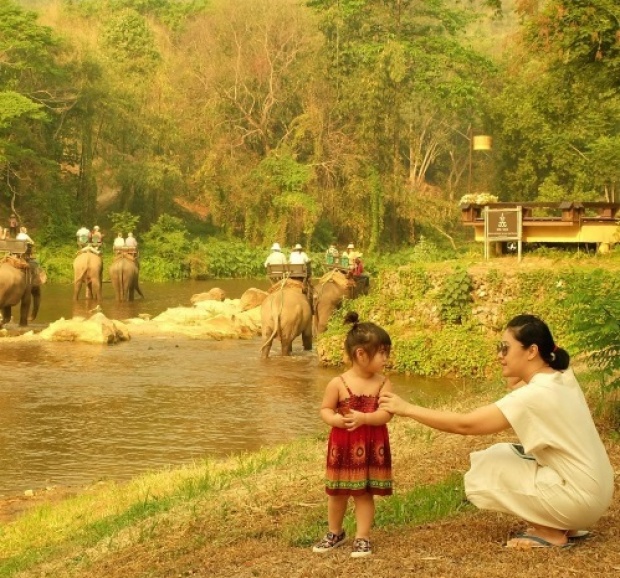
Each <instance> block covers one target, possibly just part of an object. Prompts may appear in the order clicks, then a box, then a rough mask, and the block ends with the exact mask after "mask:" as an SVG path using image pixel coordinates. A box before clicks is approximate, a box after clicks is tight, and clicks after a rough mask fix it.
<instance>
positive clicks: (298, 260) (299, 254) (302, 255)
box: [288, 243, 312, 304]
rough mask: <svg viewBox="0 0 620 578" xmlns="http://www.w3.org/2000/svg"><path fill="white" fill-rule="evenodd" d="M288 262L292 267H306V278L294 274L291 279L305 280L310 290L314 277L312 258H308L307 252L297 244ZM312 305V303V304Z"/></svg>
mask: <svg viewBox="0 0 620 578" xmlns="http://www.w3.org/2000/svg"><path fill="white" fill-rule="evenodd" d="M288 262H289V263H290V264H291V265H305V266H306V274H305V276H303V275H295V274H293V273H291V278H293V279H294V278H299V279H302V278H303V279H304V281H307V282H308V284H309V285H310V288H311V287H312V285H311V282H310V277H312V269H311V265H310V257H308V255H306V252H305V251H304V250H303V247H302V246H301V245H300V244H299V243H297V245H295V247H294V248H293V250H292V251H291V254H290V256H289V258H288ZM311 304H312V303H311Z"/></svg>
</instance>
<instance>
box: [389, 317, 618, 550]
mask: <svg viewBox="0 0 620 578" xmlns="http://www.w3.org/2000/svg"><path fill="white" fill-rule="evenodd" d="M498 358H499V361H500V363H501V365H502V375H503V376H504V377H505V378H507V380H508V383H509V387H510V388H511V389H512V390H513V391H512V392H511V393H509V394H508V395H506V396H505V397H503V398H502V399H500V400H499V401H497V402H495V403H493V404H490V405H487V406H484V407H481V408H478V409H476V410H474V411H472V412H470V413H467V414H459V413H453V412H446V411H436V410H432V409H426V408H424V407H420V406H417V405H413V404H410V403H407V402H405V401H404V400H402V399H400V398H399V397H398V396H397V395H395V394H393V393H390V392H385V393H383V394H382V395H381V399H380V405H379V407H380V408H381V409H384V410H387V411H389V412H390V413H394V414H396V415H400V416H405V417H411V418H413V419H415V420H416V421H418V422H420V423H422V424H424V425H427V426H430V427H432V428H435V429H438V430H441V431H446V432H450V433H458V434H463V435H479V434H492V433H497V432H501V431H504V430H506V429H508V428H512V429H513V430H514V431H515V433H516V434H517V437H518V438H519V441H520V442H521V443H520V444H519V445H517V444H510V443H501V444H496V445H494V446H491V447H490V448H488V449H486V450H484V451H479V452H474V453H472V454H471V468H470V470H469V472H467V474H466V475H465V493H466V495H467V498H468V500H469V501H470V502H472V503H473V504H474V505H476V506H477V507H478V508H481V509H484V510H493V511H497V512H505V513H508V514H514V515H516V516H519V517H521V518H523V519H525V520H527V522H528V528H527V530H526V531H525V532H524V533H522V534H519V535H517V537H515V538H513V539H512V540H509V541H508V543H507V544H506V546H508V547H510V548H548V547H554V546H564V547H565V546H566V545H568V541H569V539H570V538H575V537H581V536H583V535H585V534H587V532H586V531H585V530H583V528H588V527H591V526H592V525H593V524H594V523H596V521H597V520H598V519H599V518H600V517H601V516H602V515H603V514H604V513H605V511H606V510H607V508H608V507H609V504H610V503H611V498H612V493H613V484H614V474H613V469H612V467H611V464H610V463H609V458H608V456H607V453H606V451H605V448H604V446H603V444H602V442H601V440H600V437H599V435H598V433H597V431H596V428H595V426H594V422H593V421H592V416H591V414H590V410H589V409H588V405H587V403H586V400H585V398H584V395H583V393H582V391H581V388H580V387H579V383H578V382H577V380H576V379H575V376H574V374H573V372H572V370H569V369H567V368H568V364H569V360H570V357H569V355H568V353H567V352H566V351H565V350H564V349H561V348H559V347H558V346H557V345H556V344H555V343H554V341H553V337H552V335H551V332H550V331H549V328H548V327H547V325H546V324H545V323H544V322H543V321H542V320H540V319H539V318H537V317H535V316H533V315H518V316H517V317H515V318H514V319H513V320H512V321H510V322H509V323H508V326H507V328H506V331H505V332H504V335H503V340H502V342H501V343H500V345H499V347H498ZM564 370H566V371H564ZM580 529H581V530H580Z"/></svg>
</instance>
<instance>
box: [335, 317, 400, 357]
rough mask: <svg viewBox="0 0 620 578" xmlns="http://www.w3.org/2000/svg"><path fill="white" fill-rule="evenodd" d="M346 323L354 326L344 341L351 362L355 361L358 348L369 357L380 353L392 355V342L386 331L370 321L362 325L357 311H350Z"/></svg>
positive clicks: (345, 319)
mask: <svg viewBox="0 0 620 578" xmlns="http://www.w3.org/2000/svg"><path fill="white" fill-rule="evenodd" d="M344 322H345V324H347V323H350V324H351V325H353V327H351V329H349V332H348V333H347V337H346V339H345V341H344V349H345V351H346V353H347V355H348V356H349V359H350V360H353V359H354V353H355V350H356V349H357V348H358V347H361V348H362V349H363V350H364V351H365V352H366V354H367V355H368V357H374V356H375V355H376V354H377V352H378V351H385V352H386V353H387V354H388V355H389V354H390V350H391V349H392V340H391V339H390V336H389V335H388V332H387V331H386V330H385V329H383V328H382V327H379V326H378V325H376V324H375V323H371V322H370V321H366V322H364V323H360V320H359V315H358V314H357V312H356V311H349V313H347V314H346V316H345V318H344Z"/></svg>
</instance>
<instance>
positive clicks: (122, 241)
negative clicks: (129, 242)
mask: <svg viewBox="0 0 620 578" xmlns="http://www.w3.org/2000/svg"><path fill="white" fill-rule="evenodd" d="M124 246H125V239H123V237H116V239H114V245H113V247H115V248H117V249H118V248H119V247H124Z"/></svg>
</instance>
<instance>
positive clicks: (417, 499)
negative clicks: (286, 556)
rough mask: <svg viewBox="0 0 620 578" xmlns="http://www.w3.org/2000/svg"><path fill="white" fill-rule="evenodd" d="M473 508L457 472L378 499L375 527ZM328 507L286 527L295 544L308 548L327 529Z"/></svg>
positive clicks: (349, 520) (350, 519)
mask: <svg viewBox="0 0 620 578" xmlns="http://www.w3.org/2000/svg"><path fill="white" fill-rule="evenodd" d="M470 508H471V509H473V506H470V505H469V503H468V502H467V501H466V500H465V492H464V489H463V476H462V474H453V475H451V476H450V477H448V478H447V479H444V480H442V481H441V482H439V483H437V484H431V485H426V486H417V487H415V488H413V489H411V490H409V491H406V492H403V493H400V492H397V493H395V494H394V495H392V496H390V497H387V498H383V499H378V500H376V513H375V521H374V527H375V528H386V527H390V528H394V527H398V526H415V525H420V524H427V523H429V522H433V521H435V520H440V519H443V518H447V517H450V516H454V515H457V514H458V513H460V512H461V511H463V510H466V509H470ZM324 510H325V507H322V508H320V513H321V514H322V515H323V517H322V518H319V517H318V516H319V509H313V510H312V511H310V512H308V513H307V515H306V516H305V519H304V520H303V521H302V522H301V523H299V524H295V526H290V527H288V528H285V529H283V533H284V535H285V536H286V537H287V539H288V542H289V544H290V545H291V546H297V547H307V546H310V545H311V544H312V543H314V542H316V540H317V538H319V537H320V536H322V535H323V534H324V533H325V532H326V530H327V522H326V520H325V517H324V516H325V512H324ZM344 529H345V530H346V532H347V534H350V535H351V534H355V518H354V515H353V513H352V512H351V511H349V513H347V515H346V516H345V520H344Z"/></svg>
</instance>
